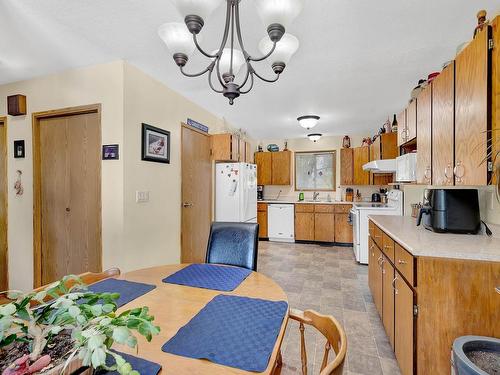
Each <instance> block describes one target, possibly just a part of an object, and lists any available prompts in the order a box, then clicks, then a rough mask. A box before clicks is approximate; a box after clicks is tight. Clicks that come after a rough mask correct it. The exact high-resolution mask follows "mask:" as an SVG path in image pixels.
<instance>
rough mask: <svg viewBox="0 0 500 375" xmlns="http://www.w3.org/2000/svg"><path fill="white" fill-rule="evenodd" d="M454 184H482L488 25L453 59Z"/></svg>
mask: <svg viewBox="0 0 500 375" xmlns="http://www.w3.org/2000/svg"><path fill="white" fill-rule="evenodd" d="M455 69H456V70H455V73H456V75H455V184H457V185H486V184H487V182H488V173H487V163H486V162H483V159H485V158H486V149H487V136H488V134H487V130H488V28H486V29H485V30H483V31H482V32H480V33H478V34H477V35H476V38H475V39H474V40H473V41H472V42H471V43H470V44H469V45H468V46H467V47H466V48H465V49H464V50H463V51H462V52H461V53H460V54H459V55H458V56H457V58H456V59H455Z"/></svg>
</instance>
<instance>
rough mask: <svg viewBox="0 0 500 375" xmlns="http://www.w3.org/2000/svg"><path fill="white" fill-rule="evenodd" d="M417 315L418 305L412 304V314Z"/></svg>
mask: <svg viewBox="0 0 500 375" xmlns="http://www.w3.org/2000/svg"><path fill="white" fill-rule="evenodd" d="M417 315H418V305H413V316H417Z"/></svg>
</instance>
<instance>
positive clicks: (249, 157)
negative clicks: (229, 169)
mask: <svg viewBox="0 0 500 375" xmlns="http://www.w3.org/2000/svg"><path fill="white" fill-rule="evenodd" d="M253 155H254V154H253V152H252V147H251V145H250V143H248V142H245V162H246V163H250V164H254V158H253Z"/></svg>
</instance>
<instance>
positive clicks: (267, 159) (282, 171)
mask: <svg viewBox="0 0 500 375" xmlns="http://www.w3.org/2000/svg"><path fill="white" fill-rule="evenodd" d="M254 158H255V164H257V184H258V185H290V184H291V181H292V178H291V166H292V152H291V151H279V152H256V153H255V156H254Z"/></svg>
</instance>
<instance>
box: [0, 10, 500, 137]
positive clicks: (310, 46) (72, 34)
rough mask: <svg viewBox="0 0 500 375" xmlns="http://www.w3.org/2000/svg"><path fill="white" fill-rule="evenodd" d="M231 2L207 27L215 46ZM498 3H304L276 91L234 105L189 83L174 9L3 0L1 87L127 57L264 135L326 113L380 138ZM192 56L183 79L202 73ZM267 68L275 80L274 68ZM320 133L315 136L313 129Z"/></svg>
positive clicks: (245, 14)
mask: <svg viewBox="0 0 500 375" xmlns="http://www.w3.org/2000/svg"><path fill="white" fill-rule="evenodd" d="M223 7H224V5H222V6H221V8H220V9H218V10H217V11H216V12H214V15H212V17H211V18H210V19H209V20H207V21H206V22H205V29H204V30H203V32H202V34H203V43H202V45H203V46H205V47H206V48H205V49H207V50H209V51H210V50H213V49H215V48H217V46H218V44H219V43H220V37H221V33H222V27H223V22H224V13H225V12H224V9H223ZM481 8H485V9H487V10H488V12H489V14H490V15H492V14H493V13H494V12H495V11H498V10H500V5H499V2H498V0H474V1H470V0H380V1H374V0H306V6H305V9H304V11H303V12H302V14H301V15H300V16H299V17H298V19H297V20H296V21H295V23H294V24H293V25H292V26H291V28H290V29H289V30H288V31H289V32H290V33H292V34H294V35H295V36H297V37H298V38H299V40H300V43H301V45H300V48H299V50H298V52H297V54H296V55H295V56H294V57H293V59H292V61H291V62H290V64H289V65H288V66H287V68H286V69H285V72H284V74H283V75H282V77H281V78H280V80H279V81H278V82H277V83H274V84H264V83H260V82H259V83H257V84H256V85H255V87H254V89H253V90H252V92H251V93H250V94H248V95H245V96H242V97H240V98H238V99H237V100H236V101H235V104H234V106H229V104H228V102H227V99H225V98H224V97H222V95H220V94H216V93H213V92H212V91H210V90H209V88H208V86H207V83H206V78H194V79H193V78H185V77H183V76H182V75H181V74H180V72H179V71H178V69H177V67H176V65H175V64H174V62H173V60H172V58H171V56H170V54H169V52H168V51H167V49H166V47H165V46H164V44H163V43H162V41H161V40H160V39H159V38H158V37H157V33H156V29H157V28H158V26H159V25H160V24H162V23H164V22H168V21H181V20H182V19H181V17H180V16H179V14H177V12H176V11H175V8H174V7H173V6H172V4H171V3H170V1H168V0H0V84H2V83H7V82H12V81H17V80H23V79H27V78H31V77H35V76H39V75H45V74H48V73H52V72H56V71H60V70H64V69H68V68H72V67H77V66H86V65H91V64H95V63H101V62H107V61H112V60H116V59H124V60H127V61H128V62H130V63H132V64H134V65H136V66H137V67H139V68H140V69H142V70H143V71H145V72H147V73H149V74H150V75H152V76H154V77H156V78H157V79H159V80H160V81H162V82H164V83H165V84H166V85H168V86H169V87H171V88H173V89H174V90H176V91H178V92H179V93H181V94H182V95H185V96H186V97H188V98H190V99H192V100H193V101H194V102H196V103H198V104H200V105H201V106H203V107H205V108H206V109H208V110H209V111H211V112H213V113H215V114H217V115H219V116H221V117H224V118H226V119H227V121H228V122H229V123H231V124H233V125H235V126H238V127H242V128H243V129H245V130H247V132H248V133H249V134H250V135H252V136H253V137H256V138H295V137H302V136H304V135H305V134H306V131H304V130H302V129H301V128H300V127H299V126H298V125H297V122H296V121H295V118H296V117H297V116H299V115H303V114H310V113H311V114H318V115H319V116H321V120H320V124H319V125H318V127H317V128H316V129H317V130H318V131H319V132H322V133H324V134H329V135H343V134H360V133H366V132H370V133H374V132H375V131H376V130H377V129H378V127H380V126H381V124H382V123H383V122H384V121H385V119H386V118H387V116H388V115H391V114H392V113H394V112H396V111H399V110H400V109H402V108H403V106H404V105H405V103H406V102H407V100H408V98H409V94H410V90H411V89H412V87H414V86H415V84H416V82H417V81H418V79H419V78H421V77H425V76H426V75H427V74H428V73H429V72H432V71H435V70H439V69H440V66H441V64H442V63H443V62H445V61H446V60H450V59H452V58H453V57H454V55H455V49H456V46H457V45H458V44H460V43H461V42H463V41H466V40H468V39H470V37H471V34H472V32H473V29H474V26H475V23H476V17H475V15H476V12H477V10H479V9H481ZM241 14H242V30H243V34H244V38H245V41H246V42H245V44H246V47H247V48H248V49H249V52H250V53H254V54H257V53H258V50H257V43H258V41H259V40H260V39H261V38H262V37H263V36H265V35H266V33H265V27H264V25H263V24H262V23H261V21H260V19H259V18H258V16H257V13H256V11H255V8H254V5H253V4H252V1H251V0H243V1H242V3H241ZM204 62H205V60H204V59H203V58H202V56H201V55H197V56H194V57H193V58H192V61H190V62H189V63H188V65H187V67H186V70H189V71H194V70H196V68H201V67H203V63H204ZM259 67H260V70H261V71H262V72H265V73H267V76H268V77H271V76H272V71H271V69H270V67H269V64H268V63H260V64H259ZM316 129H315V130H316Z"/></svg>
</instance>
